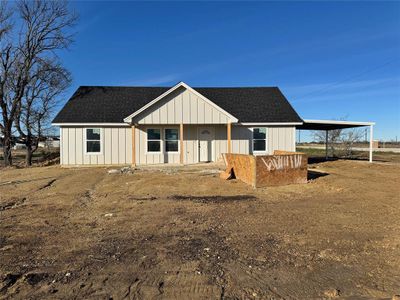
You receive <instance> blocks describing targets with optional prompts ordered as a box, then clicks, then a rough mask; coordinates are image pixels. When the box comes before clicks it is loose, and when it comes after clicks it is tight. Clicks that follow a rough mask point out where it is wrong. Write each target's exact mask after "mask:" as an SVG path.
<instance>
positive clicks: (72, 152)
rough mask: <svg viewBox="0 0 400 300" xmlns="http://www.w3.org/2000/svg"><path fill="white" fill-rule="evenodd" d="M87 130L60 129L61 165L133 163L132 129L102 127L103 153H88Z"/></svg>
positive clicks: (81, 128)
mask: <svg viewBox="0 0 400 300" xmlns="http://www.w3.org/2000/svg"><path fill="white" fill-rule="evenodd" d="M86 128H99V127H98V126H97V127H90V126H89V127H60V137H61V153H60V162H61V165H129V164H131V163H132V129H131V127H129V126H126V127H101V137H102V138H101V152H100V153H98V154H90V153H86V145H85V143H86V140H85V137H86V134H85V129H86Z"/></svg>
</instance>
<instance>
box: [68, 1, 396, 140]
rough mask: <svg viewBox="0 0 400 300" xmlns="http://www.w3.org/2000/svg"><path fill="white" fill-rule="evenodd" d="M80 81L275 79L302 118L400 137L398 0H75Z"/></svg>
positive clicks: (71, 57) (253, 82)
mask: <svg viewBox="0 0 400 300" xmlns="http://www.w3.org/2000/svg"><path fill="white" fill-rule="evenodd" d="M71 6H72V7H73V8H74V9H75V10H77V12H78V13H79V15H80V21H79V24H78V26H77V34H76V37H75V43H74V44H73V45H72V47H71V49H70V50H69V51H68V52H63V53H62V54H61V57H62V59H63V61H64V63H65V65H66V66H67V67H68V68H69V69H70V71H71V72H72V75H73V77H74V82H73V86H72V87H71V89H70V90H69V91H68V93H67V96H70V95H71V94H72V93H73V91H74V90H75V89H76V88H77V87H78V86H79V85H124V86H132V85H146V86H147V85H149V86H171V85H173V84H175V83H177V82H178V81H184V82H186V83H188V84H189V85H191V86H279V87H280V88H281V90H282V92H283V93H284V94H285V95H286V97H287V98H288V100H289V101H290V102H291V103H292V105H293V106H294V107H295V109H296V110H297V111H298V113H299V114H300V115H301V117H303V118H309V119H339V118H343V117H346V118H347V119H349V120H354V121H375V122H376V123H377V126H376V129H375V137H376V138H379V139H386V140H388V139H392V138H393V139H394V138H395V137H396V136H398V139H399V140H400V2H382V1H379V2H363V1H358V2H316V1H312V2H297V1H296V2H104V1H102V2H72V3H71Z"/></svg>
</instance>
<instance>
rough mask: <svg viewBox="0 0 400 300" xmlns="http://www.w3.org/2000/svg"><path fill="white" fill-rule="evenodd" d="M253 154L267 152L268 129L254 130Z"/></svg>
mask: <svg viewBox="0 0 400 300" xmlns="http://www.w3.org/2000/svg"><path fill="white" fill-rule="evenodd" d="M253 152H267V128H265V127H260V128H253Z"/></svg>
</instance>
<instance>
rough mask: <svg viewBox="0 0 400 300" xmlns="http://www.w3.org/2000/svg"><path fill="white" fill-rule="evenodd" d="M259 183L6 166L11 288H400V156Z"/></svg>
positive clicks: (59, 291) (342, 291) (359, 295)
mask: <svg viewBox="0 0 400 300" xmlns="http://www.w3.org/2000/svg"><path fill="white" fill-rule="evenodd" d="M311 167H312V168H314V169H316V170H319V171H323V172H325V173H327V174H328V175H326V176H320V177H318V178H317V175H316V174H317V173H313V174H314V175H313V176H312V177H313V178H314V179H313V180H311V181H310V182H309V183H308V184H304V185H292V186H283V187H274V188H268V189H260V190H253V189H252V188H251V187H248V186H246V185H245V184H243V183H241V182H239V181H236V180H232V181H222V180H221V179H219V177H218V174H216V173H215V171H213V170H212V169H208V170H204V169H202V168H199V167H183V168H177V169H171V168H169V169H157V168H153V169H148V170H137V171H135V172H134V174H108V173H107V169H104V168H86V169H84V168H80V169H63V168H60V167H58V166H50V167H36V168H28V169H2V170H0V298H1V299H153V298H160V299H254V298H256V299H281V298H285V299H320V298H329V297H338V298H347V299H371V298H378V299H390V298H391V297H392V296H393V295H394V294H398V293H400V199H399V195H400V184H399V183H400V182H399V181H400V165H399V164H395V163H390V164H383V163H378V164H368V163H366V162H360V161H341V160H339V161H334V162H325V163H319V164H314V165H311Z"/></svg>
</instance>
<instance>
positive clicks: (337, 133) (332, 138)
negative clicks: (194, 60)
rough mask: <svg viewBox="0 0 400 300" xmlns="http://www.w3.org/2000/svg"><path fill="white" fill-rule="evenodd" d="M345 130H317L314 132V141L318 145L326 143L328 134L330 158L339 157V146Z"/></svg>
mask: <svg viewBox="0 0 400 300" xmlns="http://www.w3.org/2000/svg"><path fill="white" fill-rule="evenodd" d="M342 131H343V129H333V130H329V131H328V132H325V130H323V131H321V130H315V131H313V137H314V141H316V142H318V143H326V134H328V151H329V153H330V156H335V155H337V154H338V153H337V145H338V144H339V143H340V141H341V136H342Z"/></svg>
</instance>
